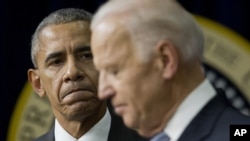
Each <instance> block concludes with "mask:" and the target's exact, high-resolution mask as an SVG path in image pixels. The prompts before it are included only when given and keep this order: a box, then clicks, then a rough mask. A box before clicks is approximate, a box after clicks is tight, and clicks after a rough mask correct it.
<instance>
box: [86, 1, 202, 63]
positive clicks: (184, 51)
mask: <svg viewBox="0 0 250 141" xmlns="http://www.w3.org/2000/svg"><path fill="white" fill-rule="evenodd" d="M115 15H118V17H119V18H120V19H119V22H120V23H124V24H123V25H125V26H126V27H125V28H127V29H128V30H129V33H130V36H131V37H132V40H133V42H134V43H135V44H136V45H137V48H136V49H138V51H137V52H138V53H139V55H140V56H142V57H143V58H144V60H145V59H146V60H147V59H149V58H150V55H152V52H153V51H152V49H153V48H152V46H154V45H155V44H156V43H157V42H158V41H159V40H163V39H167V40H170V41H172V43H173V44H174V45H175V46H176V48H177V50H178V51H179V52H180V54H181V56H182V58H181V59H182V61H191V60H192V59H194V58H197V57H199V58H200V59H202V58H203V56H202V55H203V48H204V36H203V33H202V29H201V28H200V27H199V25H198V24H197V23H196V21H195V19H194V18H193V16H192V15H191V14H189V13H188V12H187V11H186V10H185V9H184V8H183V7H182V6H181V5H179V4H178V3H177V2H176V1H175V0H141V1H140V0H138V1H135V0H123V1H122V0H116V1H110V2H108V3H106V4H105V5H103V6H102V7H101V8H100V9H98V12H97V13H96V15H94V18H93V21H92V24H91V30H93V29H94V28H95V26H97V25H98V24H99V23H100V22H102V20H103V19H105V18H107V17H109V16H115ZM142 50H143V51H142Z"/></svg>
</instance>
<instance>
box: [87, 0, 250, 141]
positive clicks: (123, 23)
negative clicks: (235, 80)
mask: <svg viewBox="0 0 250 141" xmlns="http://www.w3.org/2000/svg"><path fill="white" fill-rule="evenodd" d="M91 31H92V35H91V46H92V52H93V55H94V64H95V66H96V68H97V70H99V72H100V77H99V89H98V96H99V98H100V99H110V100H111V103H112V105H113V107H114V109H115V112H116V113H117V114H118V115H120V116H121V117H122V118H123V121H124V123H125V125H126V126H127V127H129V128H132V129H135V130H137V131H138V132H139V133H140V134H141V135H142V136H144V137H150V138H152V140H165V141H166V140H167V138H168V139H170V140H171V141H176V140H180V141H182V140H185V141H200V140H206V141H228V140H229V134H230V130H229V126H230V124H250V118H249V117H246V116H244V115H242V114H241V113H240V112H238V111H237V110H236V109H234V108H233V107H232V106H231V105H230V103H229V102H227V99H226V98H225V96H224V94H223V92H217V90H216V89H215V88H214V87H213V86H212V85H211V84H210V82H209V81H208V80H207V79H206V78H205V75H204V70H203V68H202V59H203V55H202V54H203V48H204V35H203V33H202V30H201V28H200V27H199V25H198V24H197V23H196V21H195V20H194V19H193V17H192V15H191V14H189V13H188V12H187V11H186V10H185V9H184V8H182V7H181V6H180V5H179V4H178V3H177V1H176V0H141V1H140V0H126V1H125V0H123V1H122V0H120V1H118V0H116V1H109V2H107V3H106V4H104V5H103V6H102V7H101V8H100V9H99V10H98V11H97V13H96V14H95V15H94V18H93V21H92V23H91Z"/></svg>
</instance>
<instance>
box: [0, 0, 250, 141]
mask: <svg viewBox="0 0 250 141" xmlns="http://www.w3.org/2000/svg"><path fill="white" fill-rule="evenodd" d="M103 2H105V0H34V1H29V2H28V1H18V0H2V1H1V2H0V18H1V20H0V57H1V58H0V60H1V63H0V66H1V70H0V73H1V82H0V84H1V102H0V103H1V107H0V112H1V128H0V129H1V133H0V134H1V138H0V140H1V141H4V140H6V135H7V129H8V126H9V119H10V117H11V114H12V112H13V109H14V106H15V104H16V102H17V99H18V97H19V94H20V92H21V90H22V88H23V86H24V84H25V83H26V81H27V74H26V71H27V69H28V68H30V67H32V64H31V61H30V38H31V35H32V33H33V32H34V30H35V28H36V26H37V25H38V23H39V22H40V21H41V20H42V18H44V17H45V16H46V15H48V14H49V13H50V12H52V11H54V10H57V9H60V8H66V7H77V8H84V9H86V10H88V11H89V12H92V13H94V12H95V11H96V9H97V8H98V7H99V6H100V5H101V4H102V3H103ZM179 2H180V3H181V4H182V5H183V6H184V7H185V8H186V9H187V10H188V11H190V12H192V13H194V14H198V15H202V16H205V17H208V18H210V19H212V20H215V21H217V22H219V23H221V24H223V25H224V26H227V27H229V28H231V29H232V30H234V31H236V32H238V33H239V34H241V35H242V36H243V37H245V38H246V39H248V40H250V27H249V25H250V22H249V18H250V16H249V14H248V13H249V11H250V10H249V6H250V5H249V1H248V0H179Z"/></svg>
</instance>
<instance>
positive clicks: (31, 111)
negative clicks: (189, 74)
mask: <svg viewBox="0 0 250 141" xmlns="http://www.w3.org/2000/svg"><path fill="white" fill-rule="evenodd" d="M195 18H196V20H197V21H198V23H199V24H200V25H201V26H202V28H203V31H204V33H205V63H206V64H208V65H210V66H212V67H213V68H214V69H215V70H218V71H220V72H221V73H223V75H224V76H225V77H226V78H227V79H228V80H230V81H231V82H233V84H234V85H235V86H236V87H237V88H238V89H239V90H240V91H241V92H242V93H243V94H244V96H245V97H246V98H247V100H248V101H250V89H249V88H250V63H249V60H250V44H249V42H248V41H246V40H245V39H243V38H242V37H241V36H240V35H238V34H237V33H235V32H233V31H231V30H229V29H228V28H226V27H224V26H222V25H220V24H218V23H215V22H213V21H211V20H208V19H206V18H204V17H200V16H195ZM53 122H54V116H53V114H52V111H51V109H50V104H49V102H48V100H47V99H42V98H40V97H39V96H38V95H37V94H35V93H34V91H33V90H32V87H31V86H30V84H29V83H26V85H25V87H24V88H23V90H22V92H21V95H20V98H19V99H18V102H17V104H16V106H15V110H14V113H13V115H12V118H11V122H10V126H9V130H8V136H7V141H31V140H32V139H34V138H36V137H38V136H40V135H42V134H44V133H45V132H47V131H48V130H49V129H50V128H51V126H52V124H53Z"/></svg>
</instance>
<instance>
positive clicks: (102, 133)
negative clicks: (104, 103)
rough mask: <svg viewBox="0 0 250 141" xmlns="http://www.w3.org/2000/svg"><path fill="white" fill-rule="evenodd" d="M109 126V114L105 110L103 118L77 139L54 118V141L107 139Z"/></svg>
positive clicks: (98, 140)
mask: <svg viewBox="0 0 250 141" xmlns="http://www.w3.org/2000/svg"><path fill="white" fill-rule="evenodd" d="M110 126H111V116H110V113H109V111H108V109H107V110H106V113H105V115H104V116H103V118H102V119H101V120H100V121H99V122H97V123H96V124H95V125H94V126H93V127H92V128H91V129H90V130H89V131H88V132H87V133H85V134H84V135H83V136H82V137H80V138H79V139H78V140H77V139H75V138H74V137H72V136H71V135H70V134H69V133H68V132H67V131H66V130H64V129H63V127H62V126H61V125H60V124H59V122H58V121H57V119H56V120H55V131H54V132H55V141H107V140H108V135H109V130H110Z"/></svg>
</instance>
